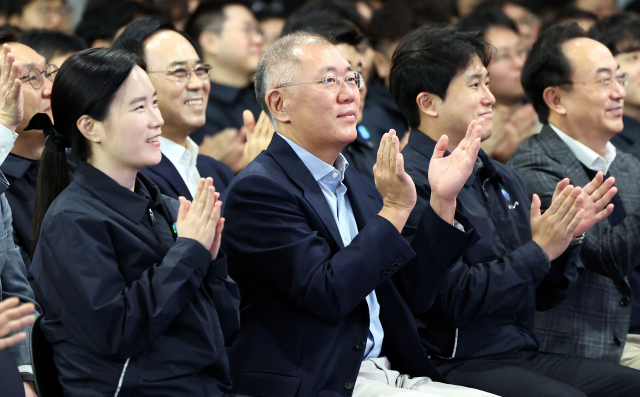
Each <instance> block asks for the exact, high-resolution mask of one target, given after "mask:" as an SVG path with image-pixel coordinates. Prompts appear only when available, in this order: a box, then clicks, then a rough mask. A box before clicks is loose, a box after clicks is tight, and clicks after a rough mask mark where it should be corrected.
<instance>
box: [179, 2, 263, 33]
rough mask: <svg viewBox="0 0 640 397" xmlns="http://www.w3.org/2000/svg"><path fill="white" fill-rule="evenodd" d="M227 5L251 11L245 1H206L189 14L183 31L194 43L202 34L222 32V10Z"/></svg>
mask: <svg viewBox="0 0 640 397" xmlns="http://www.w3.org/2000/svg"><path fill="white" fill-rule="evenodd" d="M229 5H241V6H244V7H247V8H248V9H249V10H251V4H250V3H249V2H247V1H245V0H207V1H203V2H202V3H201V4H200V5H199V6H198V8H196V10H195V11H194V12H193V14H191V17H189V21H188V22H187V25H186V27H185V29H184V31H185V32H186V33H187V34H188V35H189V36H191V37H193V39H194V40H195V41H198V40H200V35H201V34H202V32H207V31H208V32H214V33H218V34H219V33H220V32H222V25H224V21H225V20H226V18H227V17H226V16H225V15H224V8H225V7H226V6H229Z"/></svg>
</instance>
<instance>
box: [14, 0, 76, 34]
mask: <svg viewBox="0 0 640 397" xmlns="http://www.w3.org/2000/svg"><path fill="white" fill-rule="evenodd" d="M8 22H9V24H11V25H13V26H16V27H19V28H20V29H22V30H29V29H46V30H57V31H60V32H64V33H70V32H71V9H70V8H69V7H68V6H67V3H66V1H64V0H33V1H31V2H30V3H29V4H27V5H26V6H25V7H24V8H23V9H22V13H20V14H14V15H12V16H11V17H10V18H9V21H8Z"/></svg>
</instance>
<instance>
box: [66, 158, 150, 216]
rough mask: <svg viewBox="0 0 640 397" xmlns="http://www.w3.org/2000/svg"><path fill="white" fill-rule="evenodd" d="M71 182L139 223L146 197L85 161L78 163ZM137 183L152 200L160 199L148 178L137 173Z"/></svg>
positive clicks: (145, 209)
mask: <svg viewBox="0 0 640 397" xmlns="http://www.w3.org/2000/svg"><path fill="white" fill-rule="evenodd" d="M73 183H76V184H78V185H79V186H80V187H82V188H83V189H85V190H86V191H88V192H89V194H91V195H93V196H94V197H96V198H97V199H98V200H100V201H102V202H103V203H104V204H105V205H106V206H107V207H109V208H110V209H112V210H113V211H115V212H117V213H119V214H120V215H122V216H124V217H125V218H127V219H128V220H129V221H131V222H133V223H136V224H139V223H140V222H141V221H142V217H143V216H144V215H145V213H146V211H147V207H148V205H149V200H148V199H145V198H144V197H142V196H140V195H138V194H136V193H134V192H132V191H131V190H129V189H127V188H125V187H122V186H120V185H119V184H118V182H116V181H114V180H113V179H111V178H110V177H109V176H107V175H106V174H105V173H103V172H102V171H100V170H99V169H97V168H95V167H94V166H92V165H90V164H88V163H87V162H84V161H81V162H80V163H78V166H77V168H76V172H75V174H74V176H73ZM138 183H142V184H144V185H145V187H146V188H147V190H148V191H149V194H150V195H151V199H152V200H153V201H156V202H158V201H160V191H159V190H158V188H157V187H156V185H155V184H154V183H153V182H151V180H150V179H149V178H147V177H146V176H144V175H143V174H142V173H138V176H137V178H136V184H138Z"/></svg>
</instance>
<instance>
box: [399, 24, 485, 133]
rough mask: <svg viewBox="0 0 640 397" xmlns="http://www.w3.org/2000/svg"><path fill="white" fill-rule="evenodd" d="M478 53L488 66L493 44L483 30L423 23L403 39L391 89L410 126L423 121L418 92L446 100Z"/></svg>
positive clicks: (414, 126)
mask: <svg viewBox="0 0 640 397" xmlns="http://www.w3.org/2000/svg"><path fill="white" fill-rule="evenodd" d="M476 56H478V57H479V58H480V60H481V61H482V63H483V64H484V65H485V66H487V65H488V64H489V62H490V61H491V51H490V47H489V44H488V43H487V42H486V41H485V39H484V38H483V37H482V34H480V33H479V32H461V31H460V30H458V28H456V27H430V26H426V27H422V28H419V29H417V30H415V31H413V32H411V33H410V34H409V35H407V37H405V38H404V39H403V40H402V41H401V42H400V44H399V45H398V48H397V49H396V51H395V53H394V54H393V59H392V60H391V62H392V66H391V74H390V76H389V89H390V91H391V95H392V96H393V99H395V101H396V104H397V105H398V108H399V109H400V111H401V112H402V114H403V115H404V116H405V117H406V118H407V121H408V123H409V126H411V127H413V128H416V127H418V126H419V125H420V110H419V109H418V105H417V104H416V97H417V96H418V94H420V93H421V92H429V93H432V94H435V95H437V96H439V97H440V98H441V99H442V100H445V99H446V95H447V90H448V88H449V84H451V80H453V79H454V77H456V76H457V75H459V74H460V73H462V72H464V70H466V68H467V67H469V65H471V63H472V62H473V60H474V59H475V57H476Z"/></svg>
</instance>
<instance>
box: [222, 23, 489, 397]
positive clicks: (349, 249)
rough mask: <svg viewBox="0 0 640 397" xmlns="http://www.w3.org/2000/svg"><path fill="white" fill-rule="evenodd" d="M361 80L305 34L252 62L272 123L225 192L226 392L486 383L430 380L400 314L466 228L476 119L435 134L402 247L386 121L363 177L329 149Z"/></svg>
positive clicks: (454, 389)
mask: <svg viewBox="0 0 640 397" xmlns="http://www.w3.org/2000/svg"><path fill="white" fill-rule="evenodd" d="M360 84H361V78H360V76H359V74H358V73H356V72H354V71H353V69H352V68H351V67H350V66H349V63H348V62H347V61H346V60H345V59H344V58H343V57H342V56H341V55H340V52H338V50H337V49H336V48H335V47H334V46H333V45H332V44H331V43H329V42H328V41H326V40H325V39H323V38H322V37H320V36H317V35H314V34H309V33H296V34H292V35H289V36H286V37H284V38H281V39H280V40H278V41H276V43H275V44H273V45H272V46H271V47H270V48H269V49H268V50H267V51H266V53H265V54H264V56H263V58H262V60H261V61H260V65H259V66H258V71H257V75H256V93H257V97H258V101H259V102H260V104H261V106H262V109H263V110H264V111H265V113H266V114H268V115H269V117H270V118H271V120H272V122H273V124H274V126H275V128H276V131H277V133H276V134H274V136H273V139H272V141H271V144H270V145H269V147H268V148H267V150H266V151H263V152H262V153H261V154H260V155H259V156H258V157H257V158H256V159H255V160H254V161H253V162H251V163H250V164H249V165H248V166H247V168H245V170H244V171H242V172H241V173H240V174H239V175H237V176H236V178H235V179H234V180H233V181H232V183H231V185H229V187H228V188H227V190H226V192H225V195H224V197H223V201H224V203H225V204H224V209H223V211H224V215H225V217H226V219H227V220H228V221H227V224H226V227H225V232H224V234H223V242H222V244H223V247H224V251H225V252H226V253H227V255H228V265H229V272H230V274H231V275H232V277H233V278H234V279H235V280H236V281H237V283H238V286H239V287H240V290H241V291H240V292H241V294H242V303H241V306H242V310H241V321H242V328H241V330H240V331H239V334H238V335H237V336H236V338H235V340H234V341H233V345H232V346H231V348H230V349H229V351H228V352H229V360H230V365H231V373H232V377H233V381H234V385H235V392H238V393H240V394H246V395H259V396H273V397H276V396H277V397H287V396H323V395H325V396H328V395H331V396H350V395H352V394H353V395H356V396H373V395H385V396H391V395H396V394H398V395H406V396H411V395H415V394H416V393H418V394H419V395H432V396H435V395H437V396H453V395H456V396H487V395H489V394H487V393H485V392H480V391H477V390H473V389H467V388H463V387H459V386H453V385H448V384H445V383H441V382H444V378H443V377H442V376H441V375H440V373H438V371H437V370H436V369H435V367H434V366H433V364H432V363H431V361H430V360H429V358H428V357H427V355H426V353H424V349H422V347H421V345H420V341H419V338H418V333H417V328H416V325H415V321H414V319H413V316H412V311H414V312H420V311H425V310H426V309H427V308H428V306H429V305H430V303H431V302H433V299H434V296H435V294H436V292H437V290H438V287H439V285H440V282H441V280H442V279H443V277H444V276H445V274H446V272H447V269H448V268H449V266H450V265H451V264H452V263H454V262H455V261H456V260H457V259H458V258H459V257H460V256H461V255H462V253H463V252H464V251H465V249H466V248H467V247H468V246H469V245H471V244H472V243H473V242H474V241H476V239H477V235H476V233H475V231H474V230H473V227H472V225H471V224H470V223H469V222H468V221H467V220H466V219H465V218H464V217H463V216H461V215H459V214H458V213H456V196H457V194H458V192H459V191H460V189H461V188H462V186H463V184H464V183H465V181H466V180H467V178H468V177H469V175H470V174H471V171H472V169H473V165H474V164H475V160H476V155H477V153H478V150H479V145H480V139H479V137H480V125H481V123H479V124H477V123H475V122H474V123H472V124H471V125H470V126H469V129H468V132H467V134H466V137H465V139H464V140H463V141H462V143H461V144H460V145H459V146H458V148H457V149H456V150H454V151H453V153H451V155H449V156H448V157H446V158H444V157H443V154H444V152H445V150H446V146H447V137H443V138H442V139H441V140H440V142H438V145H437V146H436V149H435V152H434V159H435V160H434V161H432V162H431V172H430V173H429V174H430V175H432V178H431V179H430V182H431V185H432V187H433V191H434V194H433V195H432V199H431V202H430V205H428V206H427V207H426V209H425V211H424V213H423V215H422V218H421V220H420V224H419V227H418V234H422V235H423V236H422V237H421V238H416V239H415V241H420V242H421V245H419V246H418V245H416V246H411V245H410V244H409V243H408V242H407V241H406V240H405V239H404V238H403V237H402V236H401V234H400V232H401V231H402V228H403V226H404V224H405V222H406V221H407V218H408V216H409V214H410V213H411V210H412V209H413V207H414V205H415V202H416V190H415V186H414V184H413V181H412V180H411V178H410V177H409V176H408V175H407V174H406V173H405V171H404V164H403V157H402V155H401V154H400V153H399V140H398V137H397V136H396V134H395V131H390V132H389V133H387V134H385V136H384V137H383V139H382V142H381V145H380V150H379V152H378V158H377V163H376V165H375V167H374V174H375V185H374V184H373V183H372V182H371V181H370V180H369V179H368V178H366V177H364V176H362V175H360V174H358V173H357V172H355V171H353V170H351V169H349V168H348V166H349V164H348V163H347V162H346V160H345V159H344V157H343V156H342V155H341V154H340V152H341V150H342V149H343V148H344V147H345V146H346V145H347V144H348V143H349V142H351V141H353V140H354V139H355V138H356V134H357V132H356V122H357V114H358V110H359V106H360V93H359V90H358V88H359V85H360ZM454 224H455V226H454ZM426 252H429V255H427V254H426ZM416 253H418V254H419V255H417V256H416ZM420 253H422V255H420ZM415 257H417V258H421V259H420V261H417V260H416V259H414V258H415ZM392 276H393V278H394V281H395V282H392V281H391V277H392ZM410 308H411V309H410ZM383 340H384V343H383ZM391 366H393V369H391V368H392V367H391Z"/></svg>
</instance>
